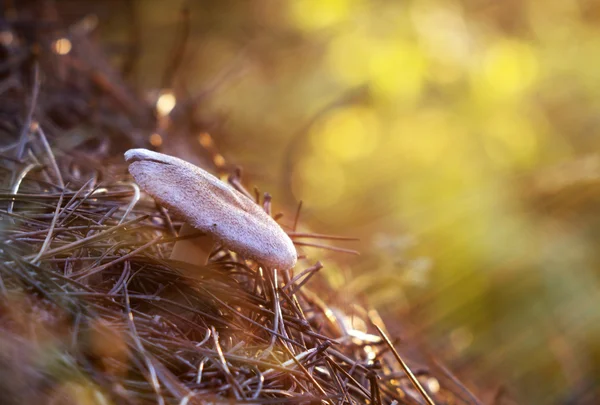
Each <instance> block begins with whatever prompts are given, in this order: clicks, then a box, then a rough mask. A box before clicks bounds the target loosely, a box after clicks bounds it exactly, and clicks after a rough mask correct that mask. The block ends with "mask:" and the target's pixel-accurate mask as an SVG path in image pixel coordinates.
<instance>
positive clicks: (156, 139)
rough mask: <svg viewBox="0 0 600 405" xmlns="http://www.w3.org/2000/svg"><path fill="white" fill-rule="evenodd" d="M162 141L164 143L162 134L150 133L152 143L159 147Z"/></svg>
mask: <svg viewBox="0 0 600 405" xmlns="http://www.w3.org/2000/svg"><path fill="white" fill-rule="evenodd" d="M162 143H163V139H162V136H160V134H157V133H153V134H152V135H150V145H152V146H154V147H156V148H157V147H159V146H161V145H162Z"/></svg>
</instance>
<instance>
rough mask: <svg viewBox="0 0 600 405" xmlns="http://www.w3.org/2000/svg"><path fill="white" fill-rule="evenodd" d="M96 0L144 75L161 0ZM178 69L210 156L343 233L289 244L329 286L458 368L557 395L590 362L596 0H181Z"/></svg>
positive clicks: (320, 228)
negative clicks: (185, 26) (206, 123)
mask: <svg viewBox="0 0 600 405" xmlns="http://www.w3.org/2000/svg"><path fill="white" fill-rule="evenodd" d="M124 3H125V2H121V3H119V2H114V1H112V2H110V1H107V2H98V4H100V5H102V4H104V5H105V6H106V5H108V6H109V7H99V10H98V13H99V16H100V21H101V25H100V29H101V31H102V35H103V37H104V38H105V39H106V41H107V42H108V43H109V44H110V43H117V42H119V41H121V42H122V41H123V40H124V38H126V37H127V36H128V33H129V32H130V29H131V20H130V19H131V18H132V16H135V18H136V24H137V25H138V26H139V39H138V40H139V46H140V54H139V55H140V57H139V60H138V61H137V67H136V72H135V73H136V74H135V77H136V80H137V81H138V84H139V85H140V86H141V87H145V88H158V87H159V86H160V78H161V74H162V72H163V70H164V69H165V66H166V65H167V62H168V58H169V55H170V51H171V47H172V46H173V43H174V40H175V39H174V38H175V37H176V35H177V28H178V26H180V25H181V20H180V15H179V8H180V6H181V5H182V4H183V2H182V1H169V2H166V1H159V0H137V1H134V2H130V3H129V4H130V5H131V4H133V7H129V8H127V9H125V7H124V6H123V4H124ZM188 5H189V7H190V12H191V14H190V16H191V25H190V36H189V42H188V45H187V48H186V52H185V56H184V59H183V61H182V65H181V68H180V71H179V72H178V73H179V74H180V76H181V77H183V78H184V79H185V85H186V86H187V89H188V91H189V92H190V93H191V94H197V93H200V92H202V91H205V90H206V89H207V88H208V87H209V86H210V83H213V82H214V81H215V80H216V78H218V77H219V75H221V74H222V72H224V71H227V70H228V69H229V70H231V69H232V71H233V72H235V74H232V75H230V76H229V78H228V79H226V80H225V81H224V83H222V84H221V85H219V87H218V88H217V90H215V91H213V92H211V93H210V95H209V96H208V97H207V98H206V100H205V101H203V102H202V103H201V105H200V108H199V111H197V112H196V113H197V114H200V115H202V116H206V117H214V116H220V117H225V118H223V119H222V120H220V121H219V122H218V123H216V124H214V125H212V126H210V127H207V131H208V132H209V133H210V134H211V135H212V137H213V139H214V141H215V143H216V145H217V146H218V147H219V149H220V150H221V153H222V154H223V155H224V156H225V159H226V160H227V162H229V163H233V164H239V165H241V166H243V167H244V168H245V173H246V179H247V180H248V182H249V183H250V184H252V185H257V186H258V187H259V188H260V189H261V190H263V191H269V192H271V194H273V196H274V204H275V209H276V210H277V209H285V208H286V207H287V211H286V214H287V215H286V218H287V219H288V221H291V220H290V218H291V217H293V210H294V207H295V206H296V205H297V204H298V202H299V201H300V200H302V201H304V207H303V210H302V219H303V220H304V222H305V223H306V224H308V226H309V227H310V229H311V230H313V231H315V232H321V233H333V234H342V235H347V236H357V237H359V238H360V239H361V242H360V243H358V244H355V245H344V246H347V247H352V248H355V247H356V248H358V249H359V250H361V252H362V255H361V256H360V257H359V258H356V257H353V256H344V255H341V254H339V253H335V254H331V253H324V252H322V251H318V250H310V249H306V251H305V253H306V254H307V255H308V256H309V259H310V262H306V266H308V265H309V263H312V261H314V260H317V259H321V260H323V261H324V263H325V264H326V269H325V270H324V272H325V274H326V276H327V277H328V279H329V281H330V282H331V283H332V284H333V285H334V286H342V285H343V286H345V288H350V289H351V290H352V291H353V292H354V293H357V294H359V295H360V294H364V295H366V296H368V299H369V301H370V302H371V303H372V304H373V305H374V306H375V307H377V308H378V309H380V310H381V312H382V313H383V314H384V315H386V316H387V317H388V319H401V320H402V321H401V322H399V323H402V322H404V321H410V324H412V326H411V327H410V332H407V333H412V335H411V336H412V337H413V338H418V339H422V340H425V341H427V342H428V343H429V345H430V347H431V348H432V349H433V351H434V352H435V353H436V354H438V355H439V356H440V357H441V358H443V359H444V360H446V361H447V362H448V363H449V364H450V365H451V366H452V368H453V369H454V370H458V371H459V374H460V375H465V376H468V377H469V378H471V379H472V381H474V383H475V384H476V385H478V386H479V387H483V388H484V389H489V390H494V389H496V388H498V386H499V385H500V384H505V385H506V386H507V387H508V389H509V391H510V392H512V393H513V394H514V395H515V396H516V398H518V399H520V400H521V401H522V403H528V404H542V403H566V400H567V399H568V398H569V395H574V396H577V395H579V394H578V393H581V392H583V391H585V390H586V389H588V387H590V386H594V385H595V384H598V383H599V382H600V381H598V375H600V344H599V343H598V342H599V341H600V326H599V325H600V309H599V308H600V288H599V280H598V276H599V274H600V271H599V267H598V265H599V262H600V253H599V250H598V246H597V243H598V241H599V239H598V236H599V235H600V215H599V212H600V210H599V207H600V206H599V205H598V203H599V202H600V201H599V200H600V194H599V191H600V188H599V187H598V186H599V184H600V182H599V180H600V155H598V147H599V146H600V137H599V136H598V135H599V134H598V130H599V124H600V116H599V111H600V53H599V52H598V49H600V4H598V3H597V2H592V1H584V0H580V1H567V0H544V1H538V0H521V1H503V2H494V1H485V0H462V1H460V0H371V1H370V0H295V1H294V0H292V1H283V0H252V1H242V0H239V1H235V0H227V1H224V0H221V1H211V0H204V1H200V0H198V1H189V2H188Z"/></svg>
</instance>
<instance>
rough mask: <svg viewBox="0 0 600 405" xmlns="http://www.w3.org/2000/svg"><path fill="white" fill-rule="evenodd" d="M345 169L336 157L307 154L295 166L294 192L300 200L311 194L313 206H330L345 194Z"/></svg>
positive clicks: (293, 177)
mask: <svg viewBox="0 0 600 405" xmlns="http://www.w3.org/2000/svg"><path fill="white" fill-rule="evenodd" d="M345 188H346V178H345V175H344V171H343V170H342V168H341V167H340V165H339V164H338V163H336V162H335V160H334V159H331V158H330V157H328V156H326V155H323V154H322V153H314V154H311V155H309V156H306V157H305V158H304V159H303V160H301V161H300V163H299V164H298V165H297V166H296V167H295V168H294V173H293V176H292V192H293V193H294V196H295V197H296V198H297V199H298V200H302V199H304V198H306V197H307V196H311V201H310V203H311V206H313V207H317V208H326V207H330V206H332V205H333V204H335V203H337V202H338V201H339V200H340V198H341V197H342V196H343V194H344V190H345Z"/></svg>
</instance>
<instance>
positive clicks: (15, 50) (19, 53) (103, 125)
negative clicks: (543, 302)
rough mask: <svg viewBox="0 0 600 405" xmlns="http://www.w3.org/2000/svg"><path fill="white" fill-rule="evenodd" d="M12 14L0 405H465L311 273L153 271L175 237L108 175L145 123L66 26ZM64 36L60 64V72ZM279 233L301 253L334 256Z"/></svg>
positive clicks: (301, 237)
mask: <svg viewBox="0 0 600 405" xmlns="http://www.w3.org/2000/svg"><path fill="white" fill-rule="evenodd" d="M14 11H15V13H13V14H12V17H11V19H6V21H5V22H6V24H7V25H6V26H7V27H8V28H6V29H5V30H6V31H5V33H10V35H12V40H11V41H9V42H6V41H5V42H4V43H3V44H2V47H3V48H2V49H3V55H4V56H3V60H2V62H1V64H0V67H1V69H0V70H1V75H2V76H1V77H0V80H1V82H0V92H1V93H2V100H3V101H2V102H1V103H0V139H1V140H2V145H0V148H1V149H0V218H1V221H0V329H1V330H0V345H1V346H2V350H1V351H0V402H1V403H3V404H21V403H52V404H65V403H73V404H75V403H77V404H80V403H82V404H88V403H89V404H107V403H129V404H146V403H147V404H155V403H159V404H164V403H168V404H196V403H198V404H199V403H254V404H276V403H286V404H293V403H302V404H308V403H324V404H325V403H327V404H341V403H348V404H362V403H370V404H384V403H385V404H391V403H399V404H422V403H434V402H435V403H436V404H446V403H447V404H459V403H478V402H477V400H476V399H474V398H473V397H472V395H471V394H470V393H469V392H468V391H467V390H466V388H464V387H463V386H462V385H461V384H460V383H458V381H456V380H455V379H454V378H453V377H452V376H451V375H450V374H449V373H446V372H444V371H443V370H442V369H441V368H440V367H437V368H435V369H429V368H422V369H419V370H413V372H410V369H408V367H407V366H406V365H405V363H404V361H403V360H402V358H401V357H400V355H399V354H398V353H397V352H396V351H395V349H394V348H393V346H392V342H391V341H389V339H388V338H387V337H385V338H384V339H382V336H384V335H383V334H384V333H385V332H384V331H385V326H384V325H383V323H382V322H381V320H380V319H379V317H378V316H377V315H376V313H374V312H369V311H366V310H360V308H359V309H358V312H357V310H356V309H354V310H353V311H352V313H344V312H343V311H341V310H340V309H339V308H336V306H335V303H328V302H324V301H323V300H322V299H321V298H320V297H321V296H323V292H325V291H327V287H326V286H324V285H319V283H318V282H315V281H314V279H311V278H312V276H313V275H314V274H315V273H316V272H317V271H319V270H320V269H321V265H320V264H319V263H316V264H311V263H307V262H306V261H301V262H300V264H299V266H298V269H296V272H297V275H295V274H294V272H293V271H286V272H278V271H272V270H270V269H266V268H261V267H260V265H259V264H258V263H252V262H248V261H245V260H244V259H243V258H242V257H239V256H237V255H236V254H235V253H234V252H229V251H225V250H218V251H216V252H214V254H213V256H212V258H211V260H210V264H209V265H208V266H206V267H203V268H194V269H188V270H192V271H193V272H195V274H197V277H195V278H193V279H186V278H185V277H183V276H181V274H182V272H181V270H182V269H183V268H184V266H189V265H186V264H184V263H180V262H174V261H170V260H169V259H168V257H169V253H170V250H171V249H172V246H173V243H174V241H175V240H176V236H175V235H176V232H175V230H176V229H177V227H178V226H179V224H178V223H177V222H176V221H175V219H171V218H170V217H169V216H168V213H167V212H166V211H165V210H164V209H162V208H161V207H158V206H156V204H155V203H154V202H153V201H152V200H150V199H149V198H148V197H147V196H145V195H143V194H142V193H140V190H139V189H138V188H137V186H136V185H135V184H134V183H132V181H131V178H129V177H128V176H127V175H126V170H125V165H124V164H123V163H122V158H121V156H122V152H123V150H124V149H126V148H128V147H130V146H146V145H145V144H144V142H145V141H144V140H145V139H147V136H134V135H132V134H136V133H137V134H146V135H149V134H150V133H152V130H153V125H154V126H155V125H156V122H155V120H154V119H153V118H152V117H153V116H152V111H153V110H152V107H151V106H150V105H148V104H146V103H144V102H142V101H141V100H140V99H139V98H136V97H135V95H134V94H133V93H132V92H130V91H129V90H128V89H127V87H125V86H124V85H123V84H122V83H121V81H120V80H117V79H116V78H115V77H117V76H115V72H113V71H112V70H110V69H109V68H108V67H107V66H108V64H107V63H106V61H105V60H104V59H101V57H102V54H101V53H100V52H99V51H98V50H97V48H95V45H94V43H93V42H91V41H90V40H89V39H88V38H87V34H86V32H85V30H83V28H81V26H78V27H70V29H69V30H64V29H63V28H62V27H61V26H60V24H59V22H58V20H50V21H48V20H44V19H42V18H41V17H40V16H39V15H38V16H36V15H35V13H28V12H26V11H19V10H14ZM17 11H18V12H17ZM7 15H10V14H7ZM48 15H52V14H48ZM39 27H45V28H44V30H40V28H39ZM78 30H79V31H78ZM65 33H68V34H69V35H70V37H71V40H72V43H73V47H74V48H73V53H72V54H70V55H69V56H67V57H58V56H57V55H56V54H55V53H54V52H53V51H52V44H53V40H54V39H57V38H58V37H60V36H62V35H63V34H65ZM25 34H32V35H28V36H26V35H25ZM7 35H8V34H7ZM25 38H29V40H26V39H25ZM83 46H86V47H88V48H86V49H85V51H84V50H83V49H82V48H81V47H83ZM78 51H80V52H79V53H78ZM92 54H93V55H94V58H90V56H89V55H92ZM74 78H76V80H75V79H74ZM124 107H126V108H124ZM148 117H150V118H151V119H148ZM148 123H150V124H148ZM124 140H125V141H124ZM239 177H240V176H239V174H238V175H234V176H232V177H231V182H232V184H233V185H234V186H236V187H238V188H241V187H242V186H241V179H240V178H239ZM257 203H260V204H261V205H263V206H264V207H265V209H266V210H269V209H270V197H268V196H266V197H265V199H263V201H258V199H257ZM297 221H298V218H297V217H296V219H295V221H291V220H290V221H288V222H293V223H297ZM288 231H289V234H290V236H291V237H292V238H293V239H294V241H295V242H297V244H298V245H299V246H307V245H308V246H311V245H317V246H321V243H322V242H320V241H323V240H328V239H333V240H336V239H339V238H335V237H330V236H327V235H314V234H302V233H297V232H295V230H294V229H288ZM338 242H339V241H338ZM344 251H347V250H345V249H341V252H340V254H342V253H343V252H344ZM185 273H186V274H189V272H188V271H186V272H185ZM397 360H399V361H397ZM401 365H403V367H404V368H402V367H401ZM430 397H431V398H430Z"/></svg>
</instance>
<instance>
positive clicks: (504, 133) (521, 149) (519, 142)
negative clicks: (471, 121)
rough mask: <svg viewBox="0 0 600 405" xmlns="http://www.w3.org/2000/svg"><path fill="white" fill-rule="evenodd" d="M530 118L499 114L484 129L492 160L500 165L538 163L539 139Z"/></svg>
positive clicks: (518, 165)
mask: <svg viewBox="0 0 600 405" xmlns="http://www.w3.org/2000/svg"><path fill="white" fill-rule="evenodd" d="M535 131H536V129H535V128H534V126H533V125H532V123H531V122H529V120H527V119H526V118H521V117H519V116H517V115H510V116H498V117H495V118H494V119H492V120H490V121H489V122H488V124H487V127H486V128H485V131H484V139H483V145H484V148H485V151H486V153H487V154H488V156H489V157H490V159H491V160H492V162H493V163H494V164H495V165H497V166H500V167H524V166H525V167H527V166H531V165H532V164H534V163H536V161H537V157H538V140H537V135H536V132H535Z"/></svg>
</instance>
